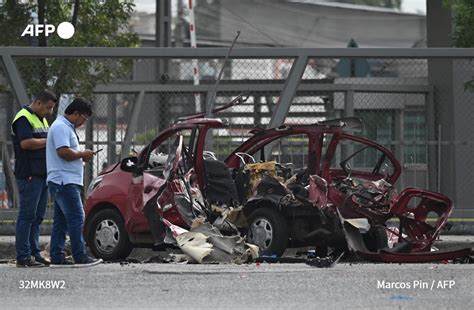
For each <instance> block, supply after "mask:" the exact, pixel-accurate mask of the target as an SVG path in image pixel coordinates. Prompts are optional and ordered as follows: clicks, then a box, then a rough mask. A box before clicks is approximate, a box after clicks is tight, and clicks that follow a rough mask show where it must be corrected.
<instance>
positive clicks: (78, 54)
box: [0, 47, 474, 189]
mask: <svg viewBox="0 0 474 310" xmlns="http://www.w3.org/2000/svg"><path fill="white" fill-rule="evenodd" d="M227 53H228V49H227V48H199V49H191V48H71V47H62V48H58V47H55V48H47V47H45V48H31V47H7V48H0V56H1V59H2V62H3V65H4V68H5V71H6V73H7V76H8V80H9V82H10V85H11V88H12V91H13V94H14V96H15V98H16V100H17V102H18V103H20V102H29V101H30V100H29V98H28V95H27V92H26V89H25V86H24V84H23V81H22V79H21V77H20V74H19V71H18V69H17V66H16V63H15V59H16V58H44V57H60V58H104V57H107V58H154V59H173V58H181V59H195V58H199V59H205V58H209V59H210V58H222V59H223V58H225V56H226V54H227ZM230 58H231V59H232V58H238V59H242V58H248V59H271V58H288V59H293V60H294V61H293V63H292V67H291V70H290V72H289V75H288V77H287V79H286V80H285V83H284V84H283V83H279V84H277V83H259V84H252V81H249V83H242V84H238V83H237V84H234V83H232V84H226V83H221V84H220V85H219V86H218V88H217V91H220V92H222V91H229V92H241V91H252V90H254V91H256V90H258V91H272V92H279V93H280V96H279V102H278V104H277V105H276V108H275V110H274V111H273V114H272V117H271V120H270V123H269V127H276V126H279V125H281V124H283V123H284V120H285V117H286V115H287V114H288V111H289V109H290V106H291V103H292V101H293V98H294V97H295V94H296V92H297V91H331V92H335V91H337V92H342V93H344V94H345V96H344V98H345V110H344V114H345V116H351V115H353V113H354V106H353V96H354V93H356V92H378V93H385V92H390V93H421V94H425V98H426V102H425V106H426V112H427V124H428V126H429V129H428V137H427V140H428V154H429V155H428V160H429V162H428V167H429V169H430V171H428V173H429V175H436V173H437V170H438V169H437V164H436V144H437V142H435V141H436V135H435V132H436V128H435V108H434V98H433V96H434V92H433V86H432V85H374V84H370V85H367V84H324V83H320V84H318V83H301V78H302V76H303V73H304V71H305V68H306V66H307V64H308V60H309V59H310V58H354V59H356V58H407V59H453V58H457V59H463V58H464V59H471V58H474V49H472V48H463V49H452V48H416V49H406V48H380V49H378V48H377V49H375V48H327V49H324V48H322V49H314V48H234V49H233V50H232V53H231V55H230ZM211 88H212V87H211V86H210V85H191V84H173V83H167V84H150V83H143V82H127V83H112V84H108V85H98V86H97V87H96V89H95V93H98V94H99V93H111V92H120V93H136V94H138V96H137V100H136V103H135V104H134V107H133V110H132V117H131V121H130V123H129V126H128V127H127V132H126V135H125V138H124V141H123V142H122V147H123V149H122V156H123V155H124V154H126V153H128V150H129V149H130V145H131V140H132V137H133V133H134V130H135V128H136V124H137V122H138V113H139V111H140V108H141V104H142V102H143V97H144V95H145V93H147V92H170V91H179V92H189V93H196V92H201V93H208V92H209V91H210V90H211ZM86 136H87V134H86ZM399 138H400V137H399ZM399 140H400V139H399ZM88 142H90V141H87V139H86V145H87V143H88ZM397 153H399V151H397ZM401 154H403V153H401ZM397 155H398V156H397V157H399V156H400V153H399V154H397ZM399 158H401V157H399ZM429 185H430V188H432V189H436V188H437V187H439V184H438V185H437V184H436V178H430V184H429Z"/></svg>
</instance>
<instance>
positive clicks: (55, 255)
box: [46, 98, 102, 266]
mask: <svg viewBox="0 0 474 310" xmlns="http://www.w3.org/2000/svg"><path fill="white" fill-rule="evenodd" d="M91 115H92V104H91V102H90V101H89V100H87V99H84V98H76V99H74V100H73V101H72V102H71V104H70V105H69V106H68V107H67V108H66V110H65V111H64V116H62V115H58V118H57V119H56V120H55V121H54V123H53V124H52V125H51V127H50V129H49V134H48V139H47V143H46V166H47V170H48V177H47V182H48V186H49V191H50V194H51V196H52V197H53V198H54V222H53V229H52V232H51V266H53V265H71V264H72V262H68V261H66V260H65V257H64V245H65V241H66V233H68V234H69V237H70V239H71V248H72V256H73V258H74V264H75V265H82V266H93V265H97V264H99V263H100V262H102V260H101V259H95V258H92V257H89V256H88V255H87V254H86V246H85V242H84V237H83V235H82V229H83V227H84V208H83V206H82V200H81V190H82V187H83V171H84V169H83V161H86V162H88V161H90V160H91V159H92V158H93V156H94V152H93V151H92V150H88V149H86V150H83V151H80V150H79V139H78V136H77V133H76V130H75V129H76V128H78V127H80V126H82V125H83V124H84V123H85V122H86V120H87V119H88V118H89V117H90V116H91Z"/></svg>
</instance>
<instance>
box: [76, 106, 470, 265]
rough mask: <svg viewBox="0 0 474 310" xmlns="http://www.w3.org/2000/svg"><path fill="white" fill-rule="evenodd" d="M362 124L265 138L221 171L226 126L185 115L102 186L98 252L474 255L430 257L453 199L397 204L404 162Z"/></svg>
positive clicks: (93, 211) (386, 257)
mask: <svg viewBox="0 0 474 310" xmlns="http://www.w3.org/2000/svg"><path fill="white" fill-rule="evenodd" d="M240 101H242V98H240V97H238V98H236V99H235V100H233V101H232V102H231V103H230V104H228V105H226V106H225V107H224V108H227V107H229V106H232V105H234V104H236V103H238V102H240ZM221 109H222V108H221ZM221 109H219V110H221ZM215 112H217V110H216V111H215ZM361 126H362V123H361V121H360V120H359V119H357V118H344V119H337V120H328V121H322V122H319V123H316V124H312V125H294V126H290V125H284V126H280V127H278V128H270V129H261V128H256V129H254V130H252V131H251V134H252V136H251V137H250V138H249V139H247V140H246V141H245V142H243V143H242V144H241V145H240V146H238V147H237V149H235V150H234V151H233V152H231V154H229V155H228V157H227V158H226V159H225V160H224V161H220V160H218V159H217V158H216V157H215V156H214V154H213V153H212V152H208V151H206V150H205V146H206V137H207V136H208V133H210V132H211V131H212V130H214V129H220V128H224V127H225V126H224V123H223V122H222V121H221V120H219V119H215V118H205V117H204V115H203V114H196V115H191V116H187V117H183V118H181V119H180V120H179V121H178V122H177V123H175V124H174V125H172V126H171V127H170V128H168V129H166V130H164V131H163V132H161V133H160V134H159V135H158V136H157V137H156V138H155V139H154V140H153V141H152V142H151V143H150V144H149V145H147V146H146V147H145V148H144V150H143V151H141V152H140V153H139V154H138V156H134V157H129V158H125V159H124V160H122V162H121V163H117V164H115V165H113V166H111V167H109V168H107V169H106V170H104V171H103V172H102V173H101V174H100V175H99V176H98V178H96V179H95V180H94V181H93V182H92V184H91V187H90V189H89V193H88V197H87V202H86V226H85V235H86V239H87V242H88V245H89V247H90V248H91V250H92V252H93V254H94V255H95V256H97V257H101V258H104V259H106V260H114V259H120V258H125V257H126V256H128V255H129V253H130V251H131V249H132V248H133V247H134V246H153V247H154V248H155V249H157V250H161V249H165V248H167V247H168V246H173V245H174V246H178V247H179V248H181V250H183V252H185V253H186V254H190V253H192V254H190V257H192V259H193V260H194V261H197V262H203V261H204V262H205V261H208V262H218V261H229V262H245V261H247V260H249V259H253V258H255V257H256V256H257V250H256V248H255V247H254V246H253V245H256V246H258V253H259V255H261V256H272V255H274V256H277V257H279V256H281V255H282V254H283V252H284V251H285V250H286V249H287V248H289V247H303V246H314V247H315V249H316V254H317V255H318V256H320V257H324V256H327V255H328V253H329V252H330V251H331V250H332V251H333V252H334V253H341V252H342V251H346V250H347V249H349V250H350V251H352V252H354V253H356V254H357V255H358V256H360V257H362V258H364V259H367V260H370V261H380V262H426V261H440V260H446V259H454V258H457V257H464V256H467V255H469V253H470V250H471V249H469V248H466V249H458V250H453V251H431V250H432V244H433V241H434V240H435V239H436V238H437V236H438V235H439V233H440V231H441V229H442V228H443V226H444V225H445V224H446V221H447V219H448V217H449V215H450V214H451V212H452V210H453V203H452V201H451V200H450V199H449V198H448V197H446V196H444V195H442V194H439V193H435V192H431V191H428V190H423V189H418V188H406V189H404V190H403V191H401V192H400V193H399V194H397V192H396V189H395V187H394V184H395V182H396V181H397V179H398V178H399V176H400V173H401V167H400V164H399V162H398V161H397V159H396V158H395V156H394V155H393V154H392V153H391V152H390V151H389V150H388V149H387V148H385V147H384V146H382V145H380V144H378V143H376V142H374V141H371V140H368V139H366V138H363V137H361V136H357V135H355V134H353V133H352V131H354V130H356V129H358V128H361ZM282 139H284V140H286V141H303V142H304V144H305V148H304V150H305V153H306V154H304V158H306V163H305V166H302V167H298V168H295V167H293V166H292V164H291V163H282V162H279V161H278V159H279V158H280V157H281V154H282V153H283V152H284V150H282V143H281V141H282ZM163 152H164V153H165V154H163ZM199 221H200V222H201V224H200V225H196V223H197V222H199ZM202 223H205V224H204V226H203V224H202ZM391 223H396V224H397V225H398V226H397V227H394V226H391V225H392V224H391ZM211 224H212V225H211ZM199 226H201V230H199V229H197V228H196V227H199ZM183 229H184V230H183ZM193 229H194V230H193ZM196 229H197V230H196ZM193 233H194V234H193ZM182 234H184V235H182ZM180 236H181V237H180ZM244 237H245V238H246V240H244V239H243V238H244ZM388 237H390V240H391V241H392V242H391V243H390V244H389V243H388V239H389V238H388ZM206 257H207V258H206Z"/></svg>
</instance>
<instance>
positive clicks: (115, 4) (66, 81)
mask: <svg viewBox="0 0 474 310" xmlns="http://www.w3.org/2000/svg"><path fill="white" fill-rule="evenodd" d="M64 2H65V1H63V0H43V1H38V4H39V5H42V4H43V5H44V12H45V23H47V24H53V25H55V26H56V27H57V26H58V25H59V24H60V23H61V22H65V21H68V22H71V23H73V24H74V23H75V21H74V20H73V16H77V23H76V24H75V29H76V30H75V34H74V36H73V37H72V38H71V39H69V40H63V39H61V38H60V37H59V36H58V35H57V34H56V33H55V34H53V35H51V36H49V37H47V38H46V39H47V41H46V46H64V47H86V46H87V47H136V46H139V45H140V38H139V36H138V35H137V34H135V33H129V32H127V29H128V19H129V18H130V16H131V14H132V12H133V9H134V4H133V3H131V2H126V1H125V2H124V1H119V0H107V1H105V3H103V4H101V3H99V1H96V0H80V1H77V0H76V1H70V2H69V3H64ZM76 4H78V5H76ZM38 9H39V8H38V7H37V6H36V5H28V6H25V5H18V4H17V3H16V1H15V0H7V1H6V3H5V4H4V5H3V6H2V7H0V29H2V31H1V32H0V45H3V46H31V45H32V43H36V45H37V44H38V42H39V41H38V40H37V39H36V38H29V37H24V38H22V37H21V33H22V32H23V30H24V29H25V27H26V26H27V25H28V24H31V23H32V13H33V12H38ZM17 64H18V67H19V70H20V73H21V75H22V77H23V79H24V81H25V85H26V87H27V90H28V92H29V93H30V94H34V93H36V92H38V91H39V90H41V89H44V88H45V87H47V86H48V85H47V84H48V82H50V83H51V81H56V83H55V85H54V91H55V92H56V93H58V94H63V93H71V92H76V93H80V94H81V95H83V96H91V95H92V91H93V89H94V87H95V85H96V84H97V83H107V82H110V81H112V80H114V79H117V78H120V77H123V76H125V75H127V74H130V73H129V72H131V68H132V65H133V63H132V61H131V60H112V59H106V58H104V59H85V58H82V59H81V58H77V59H60V58H51V59H18V60H17Z"/></svg>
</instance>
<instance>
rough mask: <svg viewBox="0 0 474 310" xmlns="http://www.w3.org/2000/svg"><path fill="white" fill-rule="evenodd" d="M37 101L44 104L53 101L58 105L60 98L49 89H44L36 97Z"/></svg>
mask: <svg viewBox="0 0 474 310" xmlns="http://www.w3.org/2000/svg"><path fill="white" fill-rule="evenodd" d="M35 100H39V101H41V102H43V103H47V102H48V101H50V100H51V101H53V102H55V103H57V102H58V97H56V95H55V94H54V93H53V92H52V91H50V90H48V89H44V90H42V91H40V92H39V93H38V94H37V95H36V98H35Z"/></svg>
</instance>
